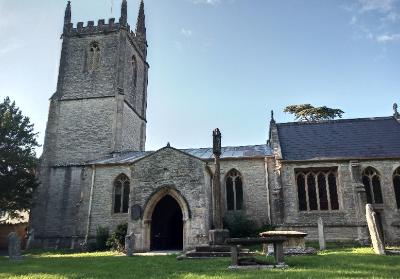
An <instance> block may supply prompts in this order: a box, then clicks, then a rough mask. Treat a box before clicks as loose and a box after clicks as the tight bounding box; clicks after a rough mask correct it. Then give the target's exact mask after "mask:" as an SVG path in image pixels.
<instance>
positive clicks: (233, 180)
mask: <svg viewBox="0 0 400 279" xmlns="http://www.w3.org/2000/svg"><path fill="white" fill-rule="evenodd" d="M232 185H233V210H237V207H236V178H234V177H232Z"/></svg>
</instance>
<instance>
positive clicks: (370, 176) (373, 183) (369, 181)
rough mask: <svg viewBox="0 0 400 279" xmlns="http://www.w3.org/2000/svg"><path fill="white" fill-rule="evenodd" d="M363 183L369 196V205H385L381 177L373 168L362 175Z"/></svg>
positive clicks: (369, 168) (367, 169)
mask: <svg viewBox="0 0 400 279" xmlns="http://www.w3.org/2000/svg"><path fill="white" fill-rule="evenodd" d="M362 181H363V184H364V187H365V191H366V194H367V202H368V203H377V204H381V203H383V197H382V189H381V177H380V175H379V173H378V171H377V170H376V169H374V168H372V167H368V168H366V169H365V170H364V171H363V173H362Z"/></svg>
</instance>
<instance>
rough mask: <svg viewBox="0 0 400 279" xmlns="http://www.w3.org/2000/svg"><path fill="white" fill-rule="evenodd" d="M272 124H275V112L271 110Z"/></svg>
mask: <svg viewBox="0 0 400 279" xmlns="http://www.w3.org/2000/svg"><path fill="white" fill-rule="evenodd" d="M271 123H275V118H274V111H273V110H271Z"/></svg>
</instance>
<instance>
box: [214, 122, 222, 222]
mask: <svg viewBox="0 0 400 279" xmlns="http://www.w3.org/2000/svg"><path fill="white" fill-rule="evenodd" d="M213 153H214V159H215V161H214V162H215V171H214V177H213V225H214V229H216V230H222V229H223V223H222V195H221V167H220V157H221V153H222V152H221V132H220V131H219V129H215V130H214V131H213Z"/></svg>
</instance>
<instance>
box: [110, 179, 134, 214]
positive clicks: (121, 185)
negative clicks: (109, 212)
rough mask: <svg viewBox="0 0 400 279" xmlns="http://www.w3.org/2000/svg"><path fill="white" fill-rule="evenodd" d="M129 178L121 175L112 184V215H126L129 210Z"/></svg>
mask: <svg viewBox="0 0 400 279" xmlns="http://www.w3.org/2000/svg"><path fill="white" fill-rule="evenodd" d="M129 191H130V183H129V178H128V177H127V176H126V175H124V174H121V175H119V176H118V177H117V179H116V180H115V182H114V213H128V208H129Z"/></svg>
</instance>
